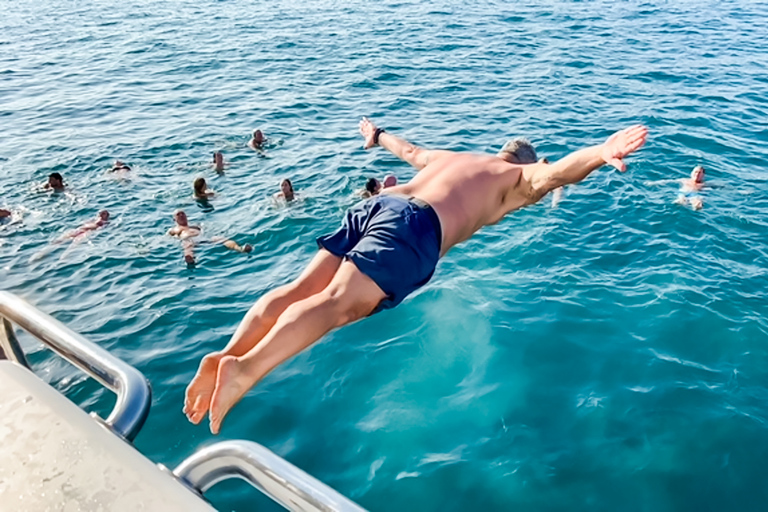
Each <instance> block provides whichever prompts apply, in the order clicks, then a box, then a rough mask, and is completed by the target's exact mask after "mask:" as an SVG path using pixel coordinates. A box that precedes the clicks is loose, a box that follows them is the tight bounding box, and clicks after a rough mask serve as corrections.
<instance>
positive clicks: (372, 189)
mask: <svg viewBox="0 0 768 512" xmlns="http://www.w3.org/2000/svg"><path fill="white" fill-rule="evenodd" d="M395 185H397V177H396V176H395V175H394V174H387V175H386V176H384V180H383V181H379V180H377V179H376V178H368V181H366V182H365V188H363V189H362V190H360V191H359V192H358V194H359V195H361V196H362V197H365V198H368V197H373V196H375V195H376V194H378V193H379V192H381V191H382V190H384V189H385V188H389V187H394V186H395Z"/></svg>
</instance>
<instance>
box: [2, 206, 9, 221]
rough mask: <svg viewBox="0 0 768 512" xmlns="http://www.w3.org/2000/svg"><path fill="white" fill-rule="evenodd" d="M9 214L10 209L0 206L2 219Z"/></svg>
mask: <svg viewBox="0 0 768 512" xmlns="http://www.w3.org/2000/svg"><path fill="white" fill-rule="evenodd" d="M10 216H11V210H6V209H4V208H0V219H4V218H6V217H10Z"/></svg>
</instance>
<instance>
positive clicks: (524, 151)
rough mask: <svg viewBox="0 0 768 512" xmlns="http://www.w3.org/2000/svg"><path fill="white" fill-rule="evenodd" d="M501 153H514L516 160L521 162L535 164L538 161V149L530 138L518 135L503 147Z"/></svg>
mask: <svg viewBox="0 0 768 512" xmlns="http://www.w3.org/2000/svg"><path fill="white" fill-rule="evenodd" d="M499 153H508V154H510V155H512V157H513V158H514V159H515V161H516V162H517V163H519V164H535V163H536V160H537V159H536V150H535V149H534V148H533V144H531V143H530V142H529V141H528V139H525V138H523V137H518V138H516V139H512V140H510V141H509V142H507V143H506V144H504V147H503V148H501V151H499Z"/></svg>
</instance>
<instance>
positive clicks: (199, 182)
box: [192, 178, 207, 194]
mask: <svg viewBox="0 0 768 512" xmlns="http://www.w3.org/2000/svg"><path fill="white" fill-rule="evenodd" d="M192 186H193V187H194V188H195V194H205V189H206V187H207V185H206V184H205V178H197V179H196V180H195V183H194V184H193V185H192Z"/></svg>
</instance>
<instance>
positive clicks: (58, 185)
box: [40, 172, 66, 192]
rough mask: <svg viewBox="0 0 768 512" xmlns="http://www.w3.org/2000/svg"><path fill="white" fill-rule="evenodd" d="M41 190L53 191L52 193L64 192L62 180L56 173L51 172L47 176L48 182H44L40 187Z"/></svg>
mask: <svg viewBox="0 0 768 512" xmlns="http://www.w3.org/2000/svg"><path fill="white" fill-rule="evenodd" d="M40 188H41V189H42V190H53V191H54V192H64V190H65V189H66V186H65V185H64V178H63V177H62V176H61V174H59V173H58V172H52V173H51V174H49V175H48V181H46V182H45V183H44V184H43V185H42V186H41V187H40Z"/></svg>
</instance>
